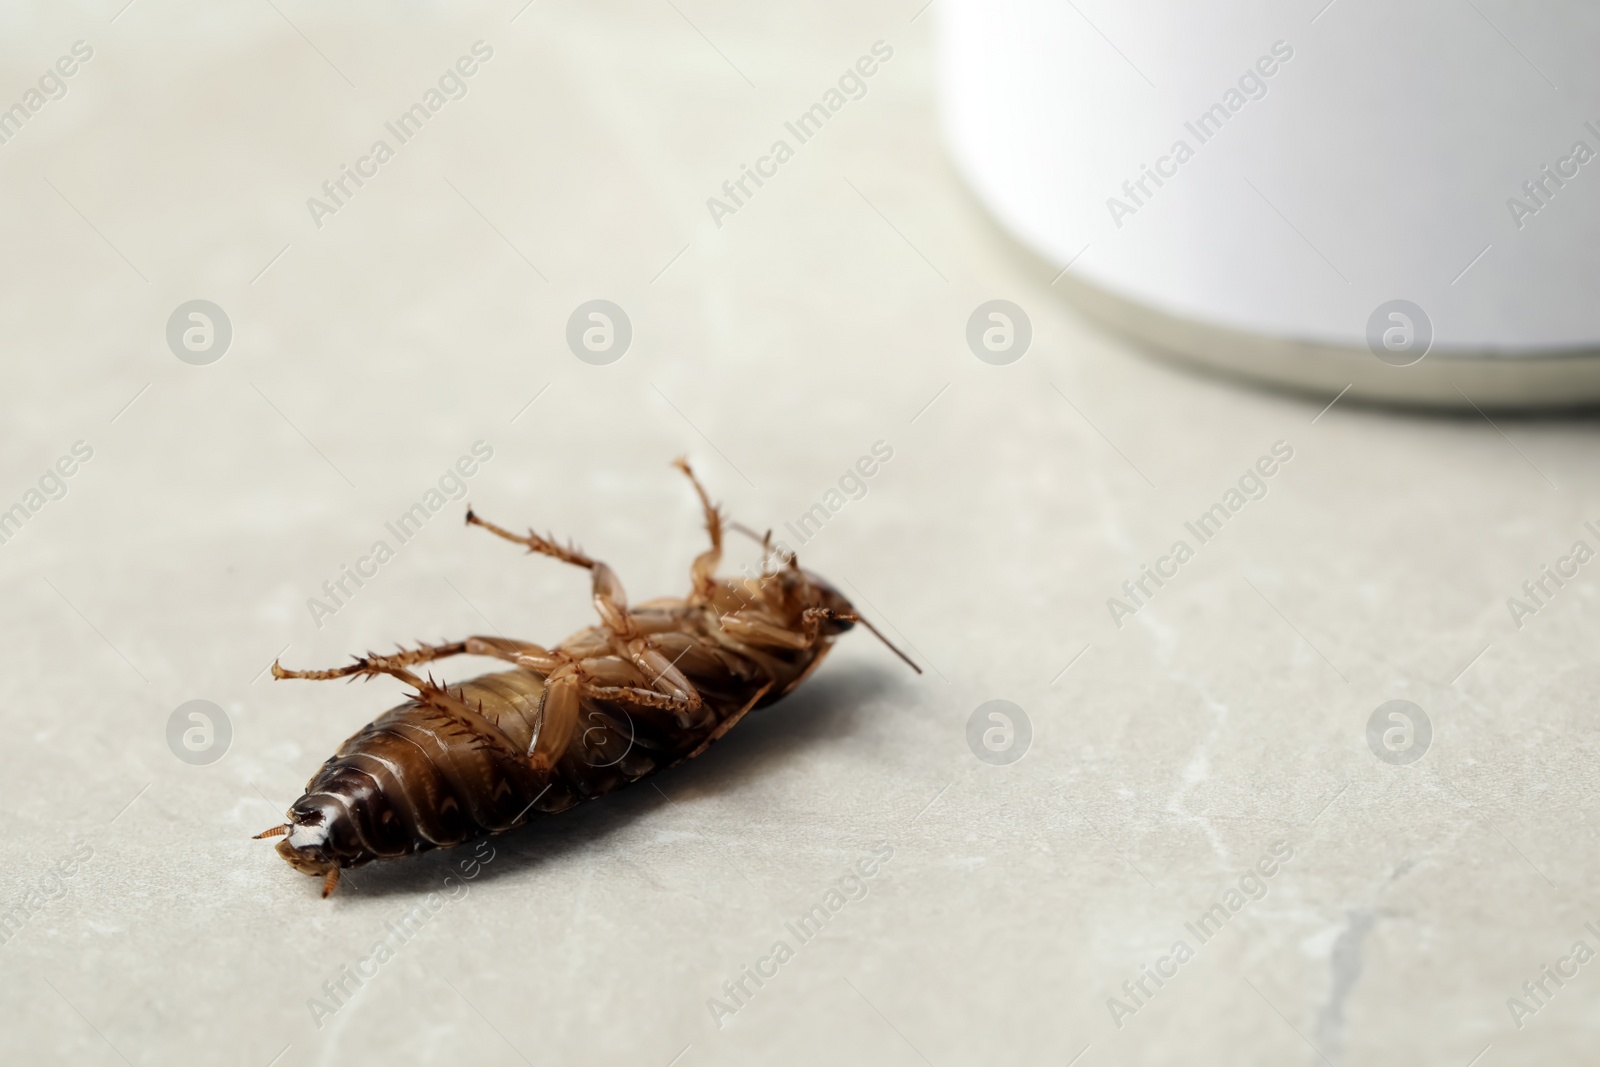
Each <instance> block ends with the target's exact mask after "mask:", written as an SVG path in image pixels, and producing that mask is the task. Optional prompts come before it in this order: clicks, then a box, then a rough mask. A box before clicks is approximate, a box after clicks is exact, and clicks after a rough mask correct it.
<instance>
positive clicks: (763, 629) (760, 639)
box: [717, 608, 823, 649]
mask: <svg viewBox="0 0 1600 1067" xmlns="http://www.w3.org/2000/svg"><path fill="white" fill-rule="evenodd" d="M814 610H817V611H821V610H823V609H821V608H817V609H814ZM717 622H718V623H719V624H720V625H721V626H722V628H723V630H725V631H727V632H728V633H730V634H732V635H733V636H734V637H737V638H738V639H739V640H740V641H743V642H745V643H747V644H752V645H760V646H762V647H764V648H794V649H804V648H810V647H811V645H812V644H814V643H815V642H816V639H817V634H816V627H815V626H812V627H809V628H808V631H807V632H802V633H797V632H795V631H794V630H790V629H787V628H785V627H782V626H777V625H775V624H773V623H771V622H768V621H766V620H765V619H762V618H752V617H750V616H748V615H747V614H746V613H745V612H742V611H735V612H732V613H730V614H727V615H724V616H722V617H721V618H720V619H718V620H717Z"/></svg>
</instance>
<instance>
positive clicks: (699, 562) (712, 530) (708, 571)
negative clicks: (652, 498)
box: [672, 456, 722, 603]
mask: <svg viewBox="0 0 1600 1067" xmlns="http://www.w3.org/2000/svg"><path fill="white" fill-rule="evenodd" d="M672 465H673V466H674V467H677V468H678V469H679V470H680V471H682V472H683V473H684V476H685V477H687V478H688V479H689V484H690V485H692V486H694V491H695V495H696V496H698V497H699V498H700V507H701V509H702V510H703V511H704V512H705V516H706V534H707V536H709V537H710V538H711V547H710V548H709V549H707V550H706V551H704V552H702V553H700V554H699V555H698V556H696V557H695V560H694V563H693V564H692V565H691V566H690V568H689V583H690V589H691V592H690V600H691V601H695V602H698V603H704V602H706V601H708V600H710V599H711V595H712V593H713V591H715V589H716V587H717V580H716V577H715V575H716V573H717V565H718V564H720V563H721V562H722V513H721V512H720V511H718V510H717V506H716V505H715V504H713V503H712V502H711V497H710V496H708V495H707V494H706V489H705V486H703V485H701V484H700V479H699V478H696V477H695V476H694V471H693V470H692V469H690V467H689V461H688V460H687V459H684V458H683V457H682V456H679V457H678V458H677V459H675V460H673V461H672Z"/></svg>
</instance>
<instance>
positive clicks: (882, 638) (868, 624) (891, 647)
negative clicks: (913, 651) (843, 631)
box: [856, 615, 922, 674]
mask: <svg viewBox="0 0 1600 1067" xmlns="http://www.w3.org/2000/svg"><path fill="white" fill-rule="evenodd" d="M856 621H857V622H859V623H860V624H861V625H862V626H865V627H866V628H867V629H868V630H870V631H872V636H873V637H876V638H877V639H878V640H879V641H882V642H883V643H884V644H886V645H888V646H889V651H890V652H893V653H894V654H895V655H897V656H899V657H900V658H901V659H903V660H905V661H906V666H907V667H910V668H911V669H912V670H914V671H916V672H917V673H918V674H921V673H922V668H921V667H919V666H917V665H916V663H914V662H913V661H912V659H911V657H910V656H908V655H906V654H905V653H904V652H901V651H900V650H899V649H898V648H896V647H894V642H893V641H891V640H889V639H888V638H887V637H885V636H883V631H882V630H880V629H878V628H877V627H876V626H874V625H872V620H870V619H864V618H862V617H861V616H859V615H858V616H856Z"/></svg>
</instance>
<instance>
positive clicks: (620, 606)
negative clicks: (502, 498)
mask: <svg viewBox="0 0 1600 1067" xmlns="http://www.w3.org/2000/svg"><path fill="white" fill-rule="evenodd" d="M467 525H469V526H482V527H483V528H484V529H485V530H488V531H489V532H490V533H492V534H494V535H495V536H497V537H503V538H505V539H506V540H507V541H514V542H515V543H517V544H519V545H526V546H528V551H529V552H542V553H543V554H545V555H546V556H551V557H554V558H555V559H559V560H560V561H561V562H563V563H570V564H572V565H573V566H574V567H582V568H584V569H585V570H588V571H590V572H592V573H593V574H594V583H593V596H594V607H595V611H597V612H598V613H599V614H600V621H601V622H603V623H605V625H606V629H608V630H610V631H611V632H612V633H614V634H617V635H618V636H620V637H629V636H632V634H633V624H632V623H631V622H630V621H629V618H628V594H627V593H626V592H625V591H624V590H623V588H622V580H621V579H620V578H618V577H617V575H616V572H615V571H613V570H612V569H611V568H610V567H608V566H606V565H605V564H604V563H601V562H600V561H599V560H595V559H590V558H589V557H588V556H586V555H584V554H583V553H582V552H580V551H579V550H578V549H576V548H571V547H568V548H563V547H562V546H560V545H558V544H556V542H554V541H552V540H551V539H550V538H548V537H540V536H539V535H538V534H536V533H534V532H533V531H532V530H531V529H530V530H529V531H528V533H527V535H526V536H524V535H522V534H514V533H512V532H511V531H510V530H507V529H505V528H504V527H501V526H496V525H495V524H494V523H492V522H489V521H488V520H487V519H482V518H479V517H478V514H477V512H475V511H473V510H472V508H470V507H469V508H467Z"/></svg>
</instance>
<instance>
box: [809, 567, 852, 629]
mask: <svg viewBox="0 0 1600 1067" xmlns="http://www.w3.org/2000/svg"><path fill="white" fill-rule="evenodd" d="M800 573H801V574H802V575H803V576H804V577H805V581H806V585H807V586H808V587H809V589H808V592H809V593H810V596H808V597H807V598H806V599H808V600H810V601H811V603H808V604H807V605H806V607H808V608H826V609H827V610H828V611H830V612H832V613H833V614H834V615H854V614H855V613H856V609H855V606H854V605H852V604H851V603H850V601H849V600H848V599H846V597H845V595H844V594H843V593H841V592H839V590H837V589H835V588H834V587H833V586H832V585H830V584H829V582H828V580H827V579H826V578H820V577H818V576H817V575H815V574H812V573H811V572H810V571H801V572H800ZM853 626H855V623H854V622H853V621H852V620H850V619H840V618H832V617H830V618H827V619H824V620H823V621H822V627H821V632H822V633H825V634H842V633H844V632H845V631H847V630H849V629H850V628H851V627H853Z"/></svg>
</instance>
